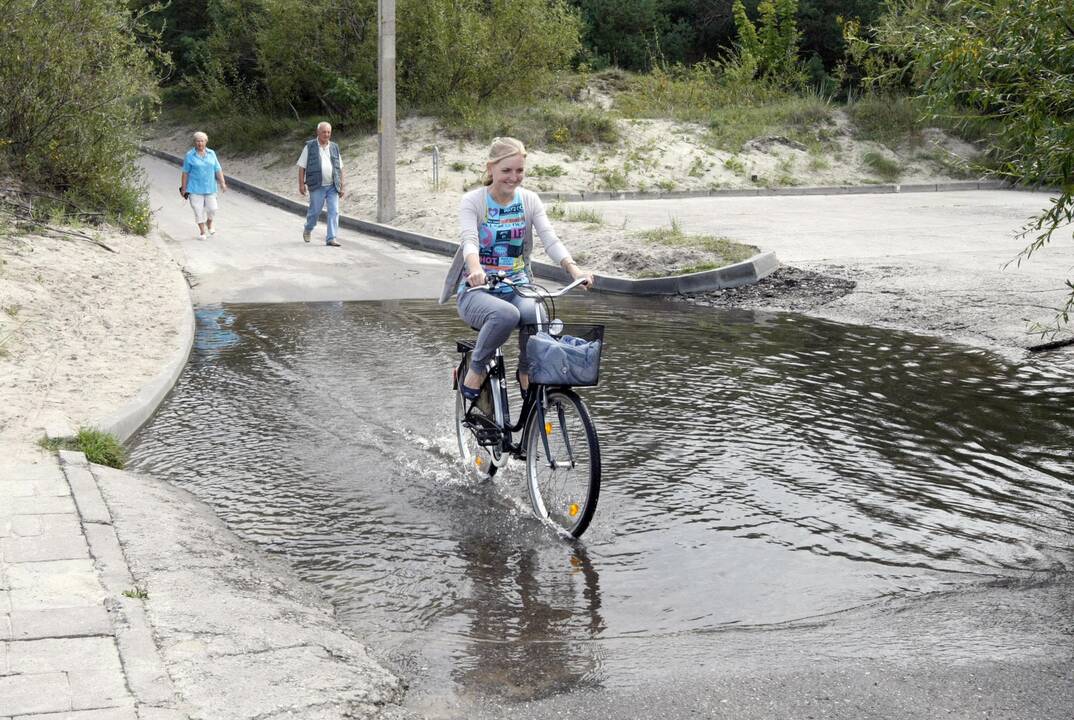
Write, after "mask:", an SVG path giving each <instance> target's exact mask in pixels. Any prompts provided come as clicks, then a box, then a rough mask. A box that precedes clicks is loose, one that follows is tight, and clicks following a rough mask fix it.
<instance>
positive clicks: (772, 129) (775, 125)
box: [707, 95, 834, 152]
mask: <svg viewBox="0 0 1074 720" xmlns="http://www.w3.org/2000/svg"><path fill="white" fill-rule="evenodd" d="M831 117H832V108H831V105H829V103H828V102H827V101H826V100H825V99H823V98H820V97H818V96H814V95H809V96H804V97H801V96H795V95H785V96H782V97H778V98H774V99H772V100H771V101H770V102H767V103H765V104H763V105H742V106H736V105H721V106H717V107H715V108H714V109H713V110H712V111H711V114H710V115H709V118H708V128H709V130H708V137H707V140H708V142H709V143H710V144H711V145H713V146H715V147H717V148H719V149H721V150H727V151H730V152H738V151H740V150H741V149H742V146H743V145H744V144H745V143H746V142H747V141H749V140H752V139H754V138H758V137H767V136H780V137H785V138H788V139H790V140H794V141H796V142H800V143H802V144H803V145H805V146H806V147H807V148H809V149H810V150H813V151H819V150H822V149H824V148H826V147H827V146H828V145H829V144H830V142H831V140H832V138H833V137H834V133H833V127H834V124H833V123H832V121H831Z"/></svg>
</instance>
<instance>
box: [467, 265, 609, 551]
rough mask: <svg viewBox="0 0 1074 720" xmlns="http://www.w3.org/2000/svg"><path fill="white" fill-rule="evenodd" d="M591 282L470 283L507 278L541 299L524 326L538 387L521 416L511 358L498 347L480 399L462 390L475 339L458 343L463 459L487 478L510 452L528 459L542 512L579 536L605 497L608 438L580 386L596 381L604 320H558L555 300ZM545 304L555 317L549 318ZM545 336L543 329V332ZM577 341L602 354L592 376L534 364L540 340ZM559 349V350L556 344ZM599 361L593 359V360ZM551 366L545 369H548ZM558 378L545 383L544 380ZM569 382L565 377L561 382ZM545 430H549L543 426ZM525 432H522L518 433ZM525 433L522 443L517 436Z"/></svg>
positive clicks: (533, 498) (536, 507)
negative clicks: (603, 458) (601, 438)
mask: <svg viewBox="0 0 1074 720" xmlns="http://www.w3.org/2000/svg"><path fill="white" fill-rule="evenodd" d="M582 282H583V279H579V280H576V281H574V282H572V283H571V284H569V285H567V286H566V287H564V288H563V289H561V290H559V291H556V292H550V291H548V290H545V289H544V288H541V287H539V286H537V285H517V284H514V283H510V281H509V280H506V279H505V278H503V277H502V276H501V277H497V276H491V277H490V278H489V280H488V282H487V283H486V284H485V285H479V286H476V287H473V288H470V287H468V288H465V289H464V292H473V291H481V290H490V289H492V288H494V287H496V286H497V285H499V284H500V283H506V284H510V285H511V286H512V287H513V288H514V291H515V292H517V293H519V294H520V295H522V296H523V297H530V298H534V299H536V300H537V301H538V303H537V315H538V317H536V318H534V320H535V322H534V323H532V324H530V325H524V326H523V327H522V328H521V329H520V330H519V332H527V333H530V335H531V337H530V338H529V340H528V342H529V343H530V345H529V348H530V352H529V353H528V354H529V355H530V358H531V368H530V385H529V388H528V390H527V391H525V392H524V393H522V396H523V403H522V408H521V410H520V411H519V416H518V420H517V422H512V421H511V411H510V404H509V400H508V392H507V380H506V375H505V372H504V358H503V353H502V351H501V350H500V349H497V350H496V352H495V353H494V354H493V356H492V357H491V358H490V359H489V364H488V367H487V368H486V370H487V372H486V375H485V382H484V384H483V385H482V386H481V394H480V396H479V397H478V399H477V400H474V401H470V400H467V399H466V398H465V397H463V395H462V390H461V387H462V380H463V378H464V377H466V370H467V368H468V367H469V365H470V354H471V353H472V352H473V349H474V342H473V341H470V340H459V341H456V347H455V349H456V350H457V351H458V352H459V353H460V355H461V357H460V359H459V364H458V366H457V367H456V368H455V369H454V370H453V372H452V388H453V389H454V390H455V433H456V437H457V439H458V445H459V453H460V455H461V456H462V461H463V464H464V465H465V466H466V467H468V468H469V469H470V470H471V471H473V472H474V473H475V474H477V475H478V477H480V478H483V479H491V478H492V477H493V476H494V475H495V474H496V472H497V470H499V469H500V468H502V467H504V466H505V465H506V464H507V462H508V460H509V459H510V458H515V459H518V460H521V461H525V463H526V477H527V484H528V487H529V496H530V503H531V505H532V507H533V512H534V514H535V515H536V516H537V517H538V518H539V519H541V520H543V521H544V522H547V523H549V524H551V525H552V526H553V527H555V528H556V529H557V530H559V531H561V532H563V533H566V534H567V535H569V536H571V537H572V538H577V537H580V536H581V535H582V533H583V532H585V530H586V528H587V527H589V523H590V521H591V520H592V519H593V513H594V512H595V511H596V507H597V498H598V496H599V495H600V471H601V468H600V444H599V442H598V440H597V431H596V428H595V427H594V425H593V419H592V417H591V416H590V414H589V409H588V408H587V407H586V404H585V402H584V401H583V400H582V398H581V397H579V396H578V394H577V393H576V392H575V391H574V389H573V388H574V387H575V386H579V385H596V384H597V378H596V371H597V369H598V368H599V353H600V349H601V346H602V345H603V335H604V326H603V325H578V324H571V325H566V324H564V323H563V322H562V321H560V320H558V319H556V318H555V302H554V298H557V297H560V296H561V295H564V294H566V293H567V292H569V291H570V290H572V289H574V288H575V287H577V286H578V285H580V284H581V283H582ZM542 309H543V310H544V314H545V315H546V317H547V320H545V321H544V322H541V317H540V315H541V314H542ZM538 334H543V335H541V336H540V337H538ZM537 339H539V340H540V341H541V342H543V343H545V345H544V346H543V347H546V348H547V347H550V346H549V345H548V343H549V342H552V343H553V344H555V343H568V342H574V343H576V344H575V346H574V347H584V348H585V349H586V351H587V352H588V353H589V354H590V355H592V354H593V353H594V352H595V353H596V356H595V359H596V363H595V366H594V367H592V368H590V369H591V370H592V371H593V375H592V377H588V376H587V377H585V378H582V379H579V377H576V376H573V377H572V376H571V374H570V372H568V371H567V368H566V367H564V368H557V369H556V370H557V371H558V372H559V373H560V375H561V376H560V377H553V376H547V373H546V372H545V371H544V370H543V369H542V368H539V367H538V368H534V367H533V364H534V362H535V360H534V352H533V349H534V347H535V345H534V344H535V343H536V342H537ZM552 349H553V350H555V348H552ZM591 359H592V358H591ZM543 372H545V374H542V373H543ZM542 379H543V380H548V381H552V380H556V381H557V382H541V380H542ZM558 380H563V382H558ZM542 430H543V432H542ZM519 433H521V435H518V434H519ZM516 435H518V442H515V441H514V438H515V436H516Z"/></svg>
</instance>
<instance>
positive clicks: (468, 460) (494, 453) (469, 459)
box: [455, 383, 500, 480]
mask: <svg viewBox="0 0 1074 720" xmlns="http://www.w3.org/2000/svg"><path fill="white" fill-rule="evenodd" d="M459 384H460V387H461V385H462V383H459ZM469 404H470V403H469V401H467V400H466V398H464V397H463V396H462V390H461V389H460V390H456V391H455V438H456V440H457V441H458V445H459V455H460V456H461V457H462V464H463V467H465V468H466V470H467V472H470V473H473V474H474V475H475V476H476V477H477V478H478V479H480V480H488V479H489V478H491V477H492V476H493V475H495V474H496V470H497V469H498V467H497V466H498V464H499V460H500V450H499V448H493V447H483V446H481V445H478V444H477V437H475V436H474V433H473V431H472V430H470V428H468V427H466V425H465V421H466V408H467V406H468V405H469Z"/></svg>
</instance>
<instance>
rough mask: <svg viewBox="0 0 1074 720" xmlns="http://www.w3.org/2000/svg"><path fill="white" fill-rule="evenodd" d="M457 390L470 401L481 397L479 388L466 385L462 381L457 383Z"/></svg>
mask: <svg viewBox="0 0 1074 720" xmlns="http://www.w3.org/2000/svg"><path fill="white" fill-rule="evenodd" d="M459 390H460V391H461V392H462V396H463V397H464V398H466V399H467V400H469V401H470V402H473V401H474V400H477V399H478V398H479V397H481V388H471V387H466V385H464V384H463V383H459Z"/></svg>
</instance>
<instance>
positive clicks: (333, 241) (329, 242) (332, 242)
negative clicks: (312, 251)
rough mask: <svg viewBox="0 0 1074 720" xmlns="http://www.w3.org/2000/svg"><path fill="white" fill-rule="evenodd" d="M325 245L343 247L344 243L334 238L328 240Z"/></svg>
mask: <svg viewBox="0 0 1074 720" xmlns="http://www.w3.org/2000/svg"><path fill="white" fill-rule="evenodd" d="M325 245H327V246H328V247H342V245H340V244H339V243H338V242H336V240H335V238H332V239H331V240H329V241H328V242H326V243H325Z"/></svg>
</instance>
